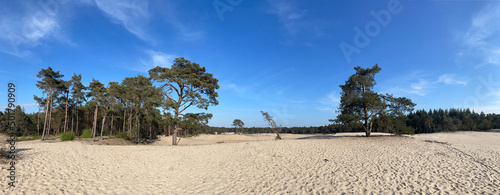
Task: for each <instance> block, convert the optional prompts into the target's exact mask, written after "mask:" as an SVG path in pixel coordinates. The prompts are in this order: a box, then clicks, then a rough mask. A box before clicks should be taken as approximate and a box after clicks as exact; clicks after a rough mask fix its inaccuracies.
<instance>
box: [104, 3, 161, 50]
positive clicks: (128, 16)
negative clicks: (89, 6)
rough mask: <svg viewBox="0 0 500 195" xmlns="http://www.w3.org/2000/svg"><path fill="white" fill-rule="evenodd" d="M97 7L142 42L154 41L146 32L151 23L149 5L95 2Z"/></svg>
mask: <svg viewBox="0 0 500 195" xmlns="http://www.w3.org/2000/svg"><path fill="white" fill-rule="evenodd" d="M95 3H96V5H97V7H98V8H99V9H100V10H101V11H103V12H104V13H106V14H107V15H108V16H109V17H110V18H112V19H113V21H115V22H116V23H119V24H121V25H123V27H125V29H127V30H128V31H129V32H130V33H132V34H134V35H136V36H137V37H139V38H140V39H142V40H145V41H153V40H152V38H151V37H150V36H149V35H148V33H147V32H146V30H145V29H146V25H147V23H148V22H149V18H150V14H149V4H148V2H147V1H141V0H123V1H108V0H95Z"/></svg>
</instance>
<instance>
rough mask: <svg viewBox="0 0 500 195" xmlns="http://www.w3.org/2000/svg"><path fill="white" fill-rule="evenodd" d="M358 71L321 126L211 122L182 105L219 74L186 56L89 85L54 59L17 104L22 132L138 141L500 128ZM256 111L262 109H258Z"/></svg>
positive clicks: (204, 101)
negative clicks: (380, 84) (396, 91)
mask: <svg viewBox="0 0 500 195" xmlns="http://www.w3.org/2000/svg"><path fill="white" fill-rule="evenodd" d="M355 70H356V73H355V74H353V75H352V76H350V77H349V78H348V80H346V82H345V84H344V85H340V88H341V89H342V93H341V101H340V104H339V107H338V110H337V112H338V113H339V114H338V115H337V117H336V119H330V122H333V123H332V124H328V125H324V126H318V127H312V126H311V127H282V126H281V125H277V124H276V122H275V121H274V120H273V118H272V116H270V115H269V114H268V113H267V112H263V111H261V114H262V116H263V117H264V119H265V121H267V122H268V123H269V125H270V127H244V122H243V121H242V120H240V119H235V120H234V121H233V124H232V126H234V128H226V127H209V126H208V125H207V124H208V120H210V119H211V118H212V116H213V115H212V114H210V113H185V111H186V109H187V108H189V107H191V106H196V107H198V108H200V109H205V110H206V109H207V108H208V106H213V105H217V104H218V101H217V97H218V94H217V92H216V91H215V90H216V89H218V88H219V85H218V84H217V83H218V80H217V79H216V78H214V77H213V75H212V74H211V73H207V72H206V70H205V67H201V66H200V65H199V64H197V63H194V62H193V63H192V62H190V61H189V60H186V59H184V58H182V57H181V58H177V59H175V60H174V64H173V65H172V66H171V67H170V68H164V67H155V68H153V69H151V70H149V77H145V76H142V75H137V76H135V77H126V78H124V79H123V80H122V81H121V82H109V83H108V84H103V83H101V82H100V81H99V80H96V79H94V78H92V82H90V83H89V84H88V85H84V84H83V83H82V82H81V80H82V76H81V75H80V74H79V75H77V74H73V76H72V77H71V79H67V80H65V79H64V75H62V74H61V73H60V72H59V71H55V70H53V69H52V68H51V67H48V68H47V69H42V70H41V71H40V72H39V73H38V75H37V77H38V78H39V79H40V80H39V81H38V82H37V87H38V88H39V89H40V90H42V92H43V94H44V96H43V97H38V96H36V95H34V97H33V99H34V100H35V101H36V103H37V106H38V111H37V112H34V113H25V111H24V110H23V109H22V108H21V107H20V106H17V107H16V108H15V109H14V112H15V124H16V126H15V127H16V132H17V134H18V135H25V136H41V138H42V140H43V139H45V138H46V136H47V135H50V134H52V135H56V134H60V133H64V132H73V133H74V134H76V135H81V134H82V133H83V131H84V130H85V129H87V130H89V131H91V134H92V138H93V139H94V140H95V139H96V137H98V138H99V139H102V137H103V136H108V135H109V136H113V135H118V134H119V135H120V137H125V138H127V139H130V140H134V141H136V142H139V141H140V140H145V139H154V138H156V137H157V135H160V134H163V135H167V136H169V135H172V143H173V144H174V145H177V144H178V142H179V140H180V139H179V138H178V137H177V136H181V137H186V136H190V135H198V134H202V133H207V134H215V133H224V132H235V133H237V134H242V133H248V134H254V133H275V134H276V135H277V136H276V138H277V139H279V138H280V135H279V133H293V134H312V133H339V132H365V133H366V135H367V136H370V133H371V132H387V133H394V134H403V133H404V134H413V133H433V132H441V131H478V130H489V129H498V128H500V115H498V114H484V113H483V112H481V113H476V112H474V111H471V110H470V109H455V108H452V109H433V110H429V111H426V110H416V111H414V109H413V108H414V106H415V105H416V104H414V103H413V102H412V101H411V100H410V99H408V98H405V97H394V96H393V95H391V94H379V93H377V92H375V91H373V87H374V85H375V84H376V82H375V75H376V74H377V73H378V72H379V71H380V70H381V68H380V67H378V65H375V66H373V67H372V68H361V67H355ZM5 113H6V111H5V112H2V111H0V132H6V130H7V125H8V123H7V121H8V119H7V116H6V115H5ZM256 114H258V113H256Z"/></svg>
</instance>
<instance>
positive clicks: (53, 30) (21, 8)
mask: <svg viewBox="0 0 500 195" xmlns="http://www.w3.org/2000/svg"><path fill="white" fill-rule="evenodd" d="M6 4H8V5H6ZM0 6H1V7H10V8H11V9H3V10H2V17H0V52H3V53H7V54H10V55H14V56H18V57H27V56H30V55H31V52H30V50H31V49H32V48H34V47H36V46H39V45H42V44H43V43H44V41H46V40H51V39H55V40H58V41H62V42H68V41H67V40H64V38H63V37H64V36H63V35H61V20H62V19H61V18H62V17H64V16H63V15H65V14H63V13H62V12H63V8H64V7H63V6H64V5H62V4H59V3H57V2H55V4H53V6H52V7H50V9H49V8H47V7H46V6H44V4H41V3H39V5H37V4H28V3H22V2H17V1H13V2H2V3H0ZM43 8H45V9H43Z"/></svg>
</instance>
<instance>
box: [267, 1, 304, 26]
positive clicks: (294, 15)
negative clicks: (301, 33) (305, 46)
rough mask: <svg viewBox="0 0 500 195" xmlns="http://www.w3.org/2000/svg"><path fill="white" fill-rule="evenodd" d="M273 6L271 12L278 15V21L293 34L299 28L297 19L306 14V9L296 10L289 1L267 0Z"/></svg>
mask: <svg viewBox="0 0 500 195" xmlns="http://www.w3.org/2000/svg"><path fill="white" fill-rule="evenodd" d="M269 3H270V4H271V5H272V6H273V9H272V10H271V13H273V14H275V15H276V16H278V18H279V21H280V22H281V23H282V24H283V26H284V27H285V29H287V30H288V32H290V33H291V34H295V33H296V32H297V31H298V30H300V28H301V24H300V22H299V20H300V19H301V18H303V17H304V16H305V15H306V14H307V10H298V9H297V8H296V6H295V5H293V4H292V3H291V2H290V1H285V0H269Z"/></svg>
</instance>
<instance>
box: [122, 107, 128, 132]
mask: <svg viewBox="0 0 500 195" xmlns="http://www.w3.org/2000/svg"><path fill="white" fill-rule="evenodd" d="M126 123H127V109H124V110H123V129H122V131H123V133H125V125H126Z"/></svg>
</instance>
